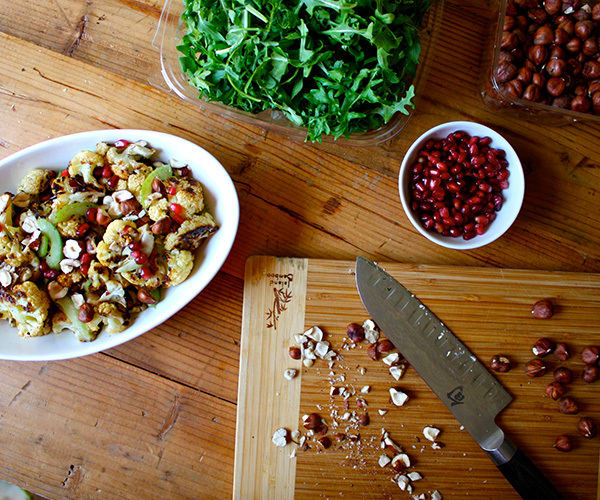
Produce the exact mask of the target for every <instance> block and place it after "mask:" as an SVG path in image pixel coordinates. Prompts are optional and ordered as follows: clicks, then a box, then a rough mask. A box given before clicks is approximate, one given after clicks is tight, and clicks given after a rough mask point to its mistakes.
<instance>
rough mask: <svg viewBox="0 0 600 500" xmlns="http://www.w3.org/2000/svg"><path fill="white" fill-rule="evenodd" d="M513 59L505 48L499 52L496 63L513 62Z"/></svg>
mask: <svg viewBox="0 0 600 500" xmlns="http://www.w3.org/2000/svg"><path fill="white" fill-rule="evenodd" d="M513 62H515V61H514V57H513V55H512V54H511V53H510V52H507V51H506V50H501V51H500V53H499V54H498V64H502V63H508V64H510V63H513Z"/></svg>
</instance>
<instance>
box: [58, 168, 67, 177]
mask: <svg viewBox="0 0 600 500" xmlns="http://www.w3.org/2000/svg"><path fill="white" fill-rule="evenodd" d="M60 176H61V177H69V169H68V168H65V169H64V170H63V171H62V172H61V173H60Z"/></svg>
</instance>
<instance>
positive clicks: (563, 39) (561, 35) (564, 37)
mask: <svg viewBox="0 0 600 500" xmlns="http://www.w3.org/2000/svg"><path fill="white" fill-rule="evenodd" d="M570 39H571V37H570V36H569V35H568V34H567V32H566V31H565V30H564V29H562V28H556V29H555V30H554V43H555V44H556V45H563V44H565V43H567V42H568V41H569V40H570Z"/></svg>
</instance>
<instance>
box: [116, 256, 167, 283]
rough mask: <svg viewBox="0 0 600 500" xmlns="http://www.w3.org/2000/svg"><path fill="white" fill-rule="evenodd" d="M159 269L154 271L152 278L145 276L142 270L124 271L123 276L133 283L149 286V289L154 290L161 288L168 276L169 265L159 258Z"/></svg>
mask: <svg viewBox="0 0 600 500" xmlns="http://www.w3.org/2000/svg"><path fill="white" fill-rule="evenodd" d="M157 263H158V269H157V271H156V273H154V274H153V275H152V276H151V277H150V278H148V279H146V278H143V277H142V275H141V272H140V270H139V269H138V270H136V271H131V272H124V273H122V274H123V277H124V278H125V279H126V280H127V281H128V282H129V283H131V284H132V285H135V286H138V287H143V288H147V289H148V290H154V289H155V288H159V287H161V286H164V282H165V279H166V276H167V266H166V263H163V262H160V263H159V261H158V259H157Z"/></svg>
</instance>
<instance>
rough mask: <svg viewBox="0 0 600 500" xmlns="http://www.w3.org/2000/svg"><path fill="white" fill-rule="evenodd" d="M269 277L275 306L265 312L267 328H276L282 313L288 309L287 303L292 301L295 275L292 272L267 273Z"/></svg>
mask: <svg viewBox="0 0 600 500" xmlns="http://www.w3.org/2000/svg"><path fill="white" fill-rule="evenodd" d="M267 278H269V286H272V287H273V307H271V308H270V309H269V310H268V311H267V312H266V313H265V314H266V316H267V328H273V329H275V330H276V329H277V322H278V321H279V317H280V316H281V313H282V312H283V311H285V310H286V309H287V305H288V304H289V303H290V302H291V301H292V295H293V294H292V290H291V288H290V285H291V283H292V281H293V280H294V275H293V274H292V273H288V274H274V273H267Z"/></svg>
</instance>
